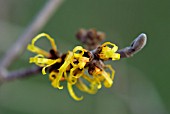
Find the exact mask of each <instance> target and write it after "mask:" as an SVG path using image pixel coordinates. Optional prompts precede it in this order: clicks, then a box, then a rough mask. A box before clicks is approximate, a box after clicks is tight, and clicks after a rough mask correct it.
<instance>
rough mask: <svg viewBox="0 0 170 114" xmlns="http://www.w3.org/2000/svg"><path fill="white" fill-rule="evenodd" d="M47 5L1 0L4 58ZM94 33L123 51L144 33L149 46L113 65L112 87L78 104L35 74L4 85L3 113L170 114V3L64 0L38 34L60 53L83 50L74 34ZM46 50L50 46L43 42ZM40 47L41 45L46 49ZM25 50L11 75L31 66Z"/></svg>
mask: <svg viewBox="0 0 170 114" xmlns="http://www.w3.org/2000/svg"><path fill="white" fill-rule="evenodd" d="M47 1H48V0H0V57H2V56H3V54H4V53H5V51H6V50H7V49H8V48H9V47H10V46H11V45H12V44H13V43H14V42H15V41H16V40H17V38H18V37H19V35H20V34H22V33H23V31H24V30H25V29H26V27H27V26H28V25H29V24H30V22H31V21H32V20H33V19H34V17H35V16H36V14H37V13H38V11H39V10H40V9H41V8H42V7H43V5H44V4H45V3H46V2H47ZM80 28H86V29H89V28H96V29H97V30H100V31H104V32H105V33H106V34H107V39H106V40H107V41H111V42H114V43H116V44H117V45H118V46H119V48H123V47H125V46H128V45H129V44H130V43H131V41H132V40H133V39H134V38H135V37H137V36H138V35H139V34H140V33H142V32H144V33H146V34H147V36H148V42H147V45H146V47H145V48H144V49H143V50H142V51H141V52H140V53H138V54H137V55H135V56H134V57H132V58H128V59H122V60H120V61H116V62H111V63H112V65H113V67H114V68H115V69H116V75H115V82H114V85H113V86H112V87H111V88H109V89H106V88H102V89H101V90H100V91H99V92H98V93H97V94H96V95H88V94H85V93H82V92H79V91H76V93H77V94H78V95H83V96H84V100H83V101H80V102H77V101H74V100H73V99H72V98H71V97H70V96H69V94H68V91H67V89H66V87H65V89H64V90H56V89H53V88H52V87H51V85H50V82H49V81H48V76H42V75H41V74H39V75H34V76H32V77H31V78H26V79H20V80H15V81H12V82H8V83H4V84H2V85H1V86H0V114H39V113H41V114H47V113H49V114H53V113H57V114H80V113H81V114H168V113H170V98H169V96H170V91H169V90H170V83H169V80H170V77H169V76H168V75H169V73H168V71H169V68H170V67H169V62H168V61H169V60H168V57H169V55H170V54H169V53H168V51H167V52H166V50H168V45H169V42H170V34H169V30H170V1H169V0H161V1H160V0H65V2H64V3H63V4H62V5H61V7H60V8H59V10H57V12H56V13H55V15H54V16H53V17H52V18H51V19H50V21H49V22H48V23H47V25H46V26H45V27H44V28H43V29H42V31H40V32H47V33H49V34H50V35H51V36H53V37H54V38H55V41H56V43H57V46H58V49H59V50H60V51H61V52H66V51H67V50H71V49H72V48H73V47H74V46H76V45H80V43H79V42H78V41H77V40H76V38H75V33H76V31H77V30H78V29H80ZM43 45H44V46H46V45H48V44H46V43H43ZM43 45H42V46H43ZM32 55H33V54H31V53H30V52H28V51H26V52H25V53H24V55H22V56H21V57H20V58H18V60H17V61H16V62H15V63H14V64H13V65H12V66H11V67H10V70H14V69H18V68H23V67H29V66H31V64H29V63H28V59H29V57H30V56H32Z"/></svg>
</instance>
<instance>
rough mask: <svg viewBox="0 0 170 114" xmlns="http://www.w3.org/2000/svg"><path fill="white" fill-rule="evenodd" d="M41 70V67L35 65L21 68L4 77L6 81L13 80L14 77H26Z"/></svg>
mask: <svg viewBox="0 0 170 114" xmlns="http://www.w3.org/2000/svg"><path fill="white" fill-rule="evenodd" d="M40 72H41V68H40V67H38V66H34V67H31V68H25V69H20V70H16V71H12V72H10V73H9V74H7V76H6V77H5V78H4V81H11V80H14V79H20V78H26V77H29V76H31V75H32V74H37V73H40Z"/></svg>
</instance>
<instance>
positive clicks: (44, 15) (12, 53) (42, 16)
mask: <svg viewBox="0 0 170 114" xmlns="http://www.w3.org/2000/svg"><path fill="white" fill-rule="evenodd" d="M62 2H63V0H49V1H48V2H47V3H46V4H45V6H44V7H43V8H42V10H41V11H40V12H39V13H38V15H37V16H36V18H35V19H34V20H33V21H32V23H31V24H30V25H29V26H28V28H27V29H26V30H25V32H24V33H23V34H22V35H21V36H20V37H19V39H18V40H17V41H16V43H15V44H14V45H13V46H12V47H11V48H10V49H9V50H7V52H6V54H5V55H4V57H3V58H2V60H1V63H0V77H6V76H5V75H7V74H8V72H7V70H6V69H7V67H9V65H10V64H11V63H12V62H13V61H14V60H15V59H16V58H17V57H18V56H19V55H20V54H22V53H23V51H24V50H25V47H26V45H27V44H28V42H29V41H30V40H31V39H32V38H33V36H35V34H37V33H38V32H39V31H40V30H41V29H42V28H43V27H44V25H45V24H46V23H47V22H48V20H49V19H50V17H51V16H52V15H53V14H54V12H55V11H56V9H57V8H58V7H59V6H60V5H61V3H62Z"/></svg>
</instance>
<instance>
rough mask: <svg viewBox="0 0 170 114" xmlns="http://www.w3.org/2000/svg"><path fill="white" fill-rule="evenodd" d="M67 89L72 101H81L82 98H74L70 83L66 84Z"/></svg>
mask: <svg viewBox="0 0 170 114" xmlns="http://www.w3.org/2000/svg"><path fill="white" fill-rule="evenodd" d="M67 88H68V91H69V93H70V95H71V97H72V98H73V99H74V100H76V101H80V100H82V99H83V96H81V97H78V96H76V94H75V93H74V91H73V87H72V84H71V83H69V82H67Z"/></svg>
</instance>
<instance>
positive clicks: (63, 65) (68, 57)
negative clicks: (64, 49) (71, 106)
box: [52, 51, 73, 89]
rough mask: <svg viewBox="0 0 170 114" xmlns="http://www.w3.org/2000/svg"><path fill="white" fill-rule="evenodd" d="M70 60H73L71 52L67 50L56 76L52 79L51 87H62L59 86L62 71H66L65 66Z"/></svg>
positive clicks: (61, 87)
mask: <svg viewBox="0 0 170 114" xmlns="http://www.w3.org/2000/svg"><path fill="white" fill-rule="evenodd" d="M71 61H73V52H70V51H69V52H68V54H67V56H66V58H65V61H64V63H63V64H62V66H61V67H60V68H59V69H58V70H59V73H58V76H57V78H56V80H54V81H53V82H52V86H53V87H55V88H58V89H63V86H60V80H61V78H62V76H63V73H64V72H66V70H67V67H68V66H69V65H70V63H71Z"/></svg>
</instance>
